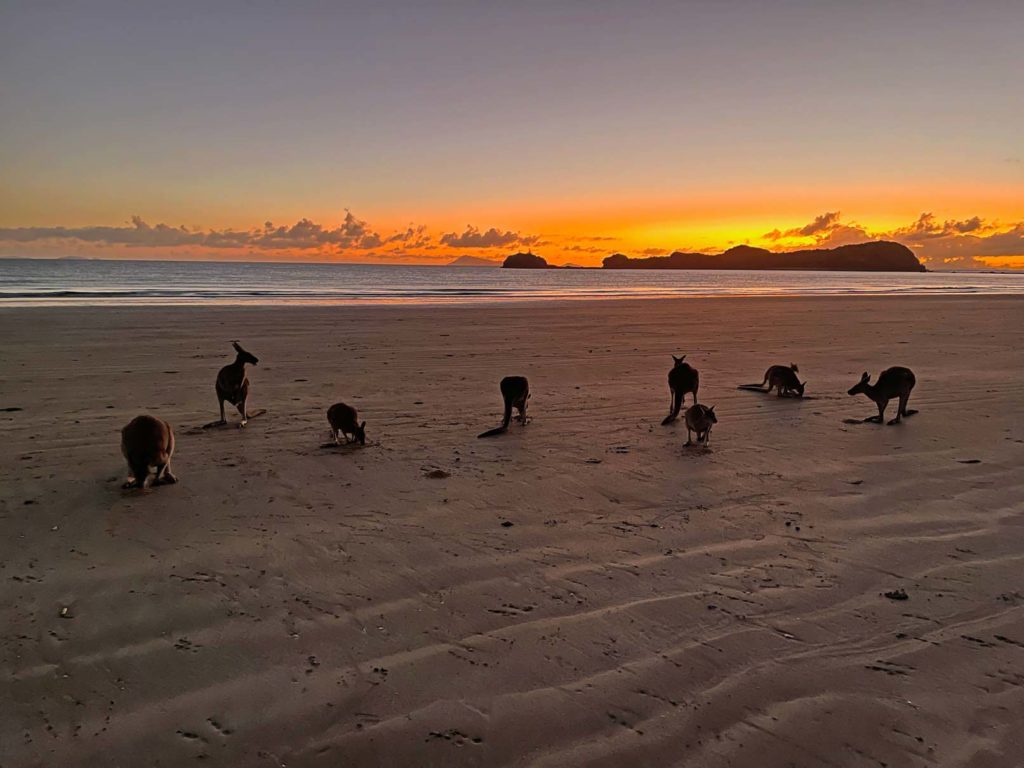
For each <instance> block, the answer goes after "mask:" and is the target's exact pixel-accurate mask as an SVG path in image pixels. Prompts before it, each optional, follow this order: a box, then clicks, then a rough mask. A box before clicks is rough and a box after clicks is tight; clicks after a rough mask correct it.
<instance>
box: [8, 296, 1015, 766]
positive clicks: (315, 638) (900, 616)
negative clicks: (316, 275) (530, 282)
mask: <svg viewBox="0 0 1024 768" xmlns="http://www.w3.org/2000/svg"><path fill="white" fill-rule="evenodd" d="M1021 327H1024V300H1022V299H1020V298H1012V297H1005V298H1001V297H986V298H970V297H945V298H905V299H897V298H849V297H844V298H800V299H754V298H746V299H703V300H652V301H637V302H633V301H607V302H565V303H552V304H543V305H540V304H538V305H521V306H511V305H505V306H491V307H487V308H481V307H472V308H468V307H447V308H444V307H410V306H395V307H370V308H358V307H344V308H331V307H294V308H288V307H280V308H270V309H239V308H174V309H170V308H162V309H141V308H140V309H99V308H89V309H32V310H3V311H0V425H2V427H3V430H2V434H3V439H2V441H0V466H2V467H3V469H2V477H3V483H2V489H0V518H2V523H3V528H2V530H3V536H2V537H0V626H2V628H3V629H2V637H0V659H2V665H0V666H2V669H0V675H2V676H0V712H2V717H0V765H2V766H3V768H14V767H15V766H19V767H20V766H56V765H61V766H76V765H93V766H96V765H116V766H142V765H147V766H148V765H153V766H179V765H194V764H197V761H199V764H208V765H232V766H234V765H238V766H243V765H244V766H289V768H295V767H296V766H362V765H382V766H431V765H436V766H463V765H466V766H526V765H530V766H569V765H573V766H575V765H587V766H623V765H630V766H664V765H679V766H702V767H703V766H708V767H717V766H758V767H762V766H800V767H804V766H808V767H811V766H889V767H891V768H900V767H902V766H922V767H924V766H929V767H930V766H972V767H975V766H978V767H980V766H1000V767H1001V768H1002V767H1004V766H1005V767H1006V768H1010V767H1011V766H1017V765H1020V761H1021V755H1024V731H1022V729H1021V720H1022V716H1024V715H1022V713H1024V472H1021V466H1022V465H1024V376H1022V374H1024V347H1022V346H1021V345H1020V344H1019V342H1013V341H1012V340H1011V337H1010V336H1008V334H1010V333H1017V332H1019V331H1014V330H1013V329H1019V328H1021ZM232 339H240V340H241V341H242V343H243V344H244V345H245V346H246V348H247V349H249V350H250V351H251V352H253V353H254V354H256V355H257V356H258V357H259V358H260V365H259V366H258V367H256V368H255V369H252V370H251V372H250V380H251V383H252V394H251V407H252V408H253V409H262V408H265V409H266V411H267V412H266V413H265V414H263V415H261V416H259V417H257V418H254V419H253V420H251V421H250V423H249V425H248V426H247V427H246V428H245V429H238V428H236V426H235V422H236V421H237V417H236V416H235V415H234V414H232V416H231V419H232V424H231V425H230V426H229V427H227V428H220V429H205V430H204V429H202V425H203V424H205V423H207V422H209V421H211V420H212V419H215V418H216V417H217V402H216V398H215V395H214V388H213V382H214V378H215V376H216V373H217V370H218V368H219V367H220V366H222V365H224V364H225V363H227V362H230V360H231V359H232V353H231V349H230V340H232ZM673 353H674V354H682V353H685V354H687V355H688V357H687V360H688V361H689V362H691V363H692V364H693V365H694V366H696V367H697V368H698V369H699V370H700V373H701V390H700V400H701V402H703V403H705V404H708V405H715V406H716V412H717V413H718V414H719V419H720V423H719V424H718V425H717V426H716V427H715V429H714V432H713V434H712V437H711V445H710V449H709V450H707V451H704V450H700V449H692V448H690V449H684V448H683V447H682V444H683V442H684V441H685V439H686V430H685V428H684V426H683V425H682V423H681V422H677V423H675V424H673V425H670V426H666V427H663V426H661V425H660V421H661V419H662V418H663V417H664V416H665V413H666V412H667V408H668V402H669V394H668V389H667V386H666V381H665V378H666V373H667V371H668V369H669V367H670V365H671V357H670V354H673ZM791 361H792V362H796V363H798V364H799V366H800V371H801V377H802V378H805V379H806V380H807V382H808V385H807V394H808V395H809V397H808V398H807V399H804V400H795V399H792V400H791V399H783V400H780V399H778V398H775V397H774V396H765V395H762V394H758V393H752V392H746V391H739V390H737V389H736V386H737V385H738V384H743V383H747V382H757V381H760V380H761V377H762V374H763V372H764V370H765V368H766V367H767V366H768V365H769V364H773V363H789V362H791ZM897 364H898V365H907V366H910V367H911V368H913V369H914V371H915V372H916V374H917V378H918V385H917V389H916V390H915V392H914V395H913V397H912V400H911V407H915V408H918V409H919V410H920V413H919V414H918V415H916V416H914V417H912V418H910V419H908V420H906V421H905V422H904V423H903V424H901V425H899V426H893V427H885V426H877V425H874V424H854V423H847V422H848V421H852V420H855V419H860V418H863V417H865V416H869V415H872V414H873V413H874V412H875V408H874V405H873V404H872V403H871V402H870V401H868V400H867V399H866V398H864V397H857V398H853V397H848V396H847V394H846V391H847V389H848V388H849V387H851V386H852V385H853V384H855V383H856V382H857V380H858V378H859V377H860V374H861V372H862V371H865V370H866V371H869V372H871V373H872V375H875V376H877V374H878V373H879V372H880V371H881V370H882V369H883V368H885V367H887V366H889V365H897ZM508 374H524V375H526V376H528V377H529V378H530V381H531V384H532V389H533V399H532V401H531V405H530V410H531V415H532V417H533V421H532V423H530V424H529V425H528V426H526V427H520V426H517V425H514V426H513V427H512V428H511V429H510V431H509V433H508V434H506V435H504V436H501V437H498V438H495V439H491V440H478V439H476V435H477V434H478V433H479V432H481V431H483V430H484V429H487V428H489V427H492V426H495V425H496V424H497V423H498V419H499V417H500V412H501V399H500V396H499V393H498V380H499V379H500V378H501V377H502V376H505V375H508ZM338 400H344V401H346V402H348V403H350V404H352V405H355V406H356V407H358V408H359V410H360V412H361V414H362V417H363V418H364V419H365V420H366V421H367V436H368V443H367V445H366V446H365V447H342V448H334V447H324V443H325V442H326V441H327V440H328V437H329V433H328V425H327V422H326V419H325V416H324V413H325V410H326V408H327V406H329V405H330V404H332V403H334V402H336V401H338ZM139 413H152V414H155V415H159V416H161V417H162V418H165V419H167V420H168V421H169V422H170V423H171V424H172V425H173V426H174V428H175V431H176V435H177V451H176V454H175V456H174V460H173V467H174V471H175V473H176V474H177V475H178V478H179V483H178V484H177V485H174V486H165V487H161V488H157V489H154V490H150V491H143V492H125V491H122V490H121V484H122V482H123V481H124V480H125V478H126V475H127V467H126V465H125V463H124V460H123V459H122V457H121V455H120V448H119V437H120V435H119V432H120V429H121V427H123V426H124V425H125V424H126V423H127V422H128V421H129V420H130V419H131V418H132V417H133V416H136V415H137V414H139ZM890 415H894V406H891V407H890ZM438 470H439V471H438ZM901 589H902V590H905V592H906V595H907V599H905V600H894V599H890V598H887V597H886V596H885V594H884V593H886V592H893V591H895V590H901Z"/></svg>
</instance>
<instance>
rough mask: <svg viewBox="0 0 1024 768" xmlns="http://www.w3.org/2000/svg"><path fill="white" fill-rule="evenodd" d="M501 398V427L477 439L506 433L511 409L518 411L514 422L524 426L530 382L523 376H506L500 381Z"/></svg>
mask: <svg viewBox="0 0 1024 768" xmlns="http://www.w3.org/2000/svg"><path fill="white" fill-rule="evenodd" d="M501 397H502V399H503V400H504V401H505V415H504V416H503V417H502V419H501V426H500V427H495V428H494V429H489V430H487V431H486V432H483V433H481V434H479V435H477V437H493V436H494V435H500V434H502V433H504V432H507V431H508V425H509V422H510V421H512V409H513V408H515V409H516V410H517V411H519V415H518V416H517V417H516V420H517V421H519V422H520V423H521V424H524V425H525V424H526V403H527V401H528V400H529V399H530V382H528V381H527V380H526V377H525V376H506V377H505V378H504V379H502V380H501Z"/></svg>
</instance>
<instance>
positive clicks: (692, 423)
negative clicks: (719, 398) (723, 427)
mask: <svg viewBox="0 0 1024 768" xmlns="http://www.w3.org/2000/svg"><path fill="white" fill-rule="evenodd" d="M683 420H684V421H685V422H686V444H687V445H693V440H692V439H691V438H690V433H691V432H696V433H697V443H698V444H700V443H703V445H704V447H705V448H707V446H708V441H710V440H711V426H712V425H713V424H717V423H718V417H717V416H715V406H711V407H710V408H708V407H707V406H706V405H698V404H696V403H694V404H693V405H691V406H690V407H689V408H687V409H686V413H685V414H684V415H683Z"/></svg>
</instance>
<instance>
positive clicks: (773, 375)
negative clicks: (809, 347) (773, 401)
mask: <svg viewBox="0 0 1024 768" xmlns="http://www.w3.org/2000/svg"><path fill="white" fill-rule="evenodd" d="M799 372H800V369H799V368H797V367H796V363H790V364H789V367H788V368H787V367H786V366H785V365H773V366H772V367H771V368H769V369H768V370H767V371H765V372H764V381H762V382H761V386H762V387H763V386H764V385H765V384H767V385H768V392H769V393H770V392H771V391H772V390H773V389H775V390H777V391H778V394H779V397H792V396H793V395H796V397H803V396H804V387H806V386H807V382H806V381H805V382H803V383H801V382H800V379H798V378H797V376H796V375H797V374H798V373H799Z"/></svg>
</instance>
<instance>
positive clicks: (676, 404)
mask: <svg viewBox="0 0 1024 768" xmlns="http://www.w3.org/2000/svg"><path fill="white" fill-rule="evenodd" d="M672 359H673V360H674V361H675V364H674V365H673V366H672V370H671V371H669V372H668V389H669V392H670V393H671V398H672V399H671V400H670V401H669V406H668V409H669V410H668V416H666V417H665V418H664V420H662V422H661V423H662V426H664V425H665V424H670V423H671V422H673V421H675V420H676V418H677V417H678V416H679V410H680V409H681V408H682V407H683V400H684V398H685V397H686V395H687V393H692V394H693V404H694V405H696V404H697V389H698V388H699V387H700V374H699V373H698V372H697V369H696V368H694V367H693V366H692V365H690V364H689V363H684V362H683V361H684V360H685V359H686V355H683V356H682V357H676V356H675V355H672Z"/></svg>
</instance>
